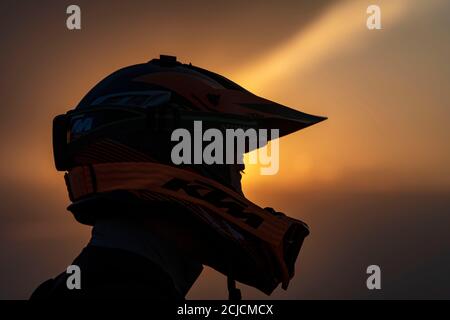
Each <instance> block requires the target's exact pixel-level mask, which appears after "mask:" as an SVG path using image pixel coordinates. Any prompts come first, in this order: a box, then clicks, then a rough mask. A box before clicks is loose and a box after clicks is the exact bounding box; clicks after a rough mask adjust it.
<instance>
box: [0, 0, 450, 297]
mask: <svg viewBox="0 0 450 320" xmlns="http://www.w3.org/2000/svg"><path fill="white" fill-rule="evenodd" d="M72 3H76V4H78V5H80V7H81V10H82V30H81V31H69V30H67V29H66V25H65V21H66V17H67V15H66V14H65V10H66V7H67V6H68V5H69V4H72ZM369 4H378V5H380V6H381V9H382V26H383V29H382V30H378V31H369V30H367V28H366V25H365V24H366V18H367V14H366V8H367V6H368V5H369ZM0 14H1V16H0V17H1V19H0V43H1V50H0V72H1V73H0V93H1V94H0V97H1V99H2V105H1V107H0V134H1V136H2V139H1V144H0V152H1V158H0V298H3V299H7V298H27V297H28V296H29V295H30V293H31V292H32V290H33V289H34V288H35V287H36V286H37V285H38V284H39V283H40V282H42V281H43V280H46V279H47V278H49V277H51V276H54V275H56V274H57V273H59V272H61V271H63V270H64V269H65V267H66V266H67V265H68V264H69V263H70V262H71V261H72V259H73V258H74V257H75V256H76V255H77V254H78V253H79V251H80V250H81V248H82V247H83V246H84V245H85V244H86V243H87V241H88V239H89V235H90V234H89V233H90V229H89V228H88V227H85V226H82V225H79V224H77V223H75V222H74V220H73V218H72V217H71V215H70V214H69V213H68V212H67V211H66V210H65V207H66V206H67V205H68V198H67V194H66V189H65V185H64V181H63V178H62V174H61V173H57V172H56V171H55V169H54V167H53V162H52V151H51V121H52V118H53V117H54V116H55V115H56V114H59V113H63V112H65V111H67V110H68V109H70V108H72V107H73V106H75V105H76V104H77V103H78V101H79V100H80V99H81V98H82V97H83V95H84V94H85V93H86V92H87V91H88V90H89V89H90V88H91V87H92V86H93V85H95V84H96V83H97V82H98V81H99V80H101V79H102V78H103V77H104V76H106V75H107V74H109V73H111V72H112V71H114V70H116V69H118V68H120V67H123V66H127V65H130V64H135V63H141V62H144V61H147V60H150V59H152V58H154V57H157V56H158V55H159V54H160V53H163V54H172V55H177V56H178V58H179V60H181V61H184V62H192V63H193V64H194V65H198V66H201V67H204V68H207V69H210V70H213V71H216V72H218V73H221V74H224V75H225V76H227V77H229V78H231V79H233V80H235V81H236V82H238V83H240V84H242V85H243V86H244V87H246V88H247V89H250V90H253V91H254V92H255V93H257V94H258V95H261V96H263V97H266V98H269V99H273V100H275V101H278V102H280V103H283V104H286V105H289V106H292V107H295V108H298V109H299V110H302V111H305V112H309V113H312V114H318V115H326V116H328V117H329V120H327V121H326V122H323V123H321V124H319V125H317V126H314V127H311V128H308V129H306V130H304V131H302V132H299V133H296V134H292V135H290V136H288V137H285V138H282V139H281V140H280V152H281V155H280V157H281V165H280V171H279V173H278V174H277V175H275V176H264V177H263V176H260V175H258V173H257V171H258V168H257V167H254V166H250V167H248V168H247V170H246V174H245V176H244V191H245V193H246V194H247V196H248V198H249V199H251V200H253V201H254V202H256V203H258V204H260V205H261V206H271V207H275V208H277V209H278V210H280V211H284V212H286V213H287V214H289V215H291V216H295V217H297V218H300V219H302V220H304V221H306V222H307V223H308V224H309V225H310V227H311V230H312V232H311V235H310V236H309V237H308V238H307V241H306V242H305V245H304V249H303V251H302V252H301V256H300V261H299V263H298V264H297V275H296V277H295V278H294V279H293V280H292V282H291V285H290V288H289V290H288V291H283V290H281V289H278V290H276V291H275V292H274V294H273V295H272V298H276V299H305V298H311V299H316V298H337V299H347V298H375V299H379V298H450V274H449V271H450V235H449V227H450V166H449V163H450V150H449V138H450V128H449V119H450V91H449V88H450V64H449V62H448V59H449V57H450V42H449V33H448V32H449V30H450V19H449V16H450V2H449V1H445V0H441V1H439V0H430V1H421V0H384V1H383V0H381V1H376V0H370V1H369V0H353V1H344V0H342V1H299V0H295V1H284V2H283V1H260V2H256V1H255V2H250V1H195V0H194V1H176V2H174V1H164V3H162V2H161V3H158V2H156V1H127V2H124V1H80V0H78V1H74V2H72V1H70V2H68V1H58V2H57V1H23V0H22V1H12V0H7V1H5V0H2V1H1V3H0ZM370 264H377V265H379V266H380V267H381V270H382V290H378V291H369V290H367V288H366V282H365V281H366V278H367V275H366V273H365V272H366V268H367V266H368V265H370ZM240 287H241V288H242V289H243V296H244V298H266V296H265V295H264V294H262V293H259V292H257V291H256V290H254V289H251V288H248V287H246V286H243V285H241V286H240ZM226 296H227V293H226V280H225V278H224V277H223V276H222V275H220V274H218V273H217V272H215V271H213V270H210V269H207V270H206V271H205V272H204V273H203V274H202V276H201V279H200V280H199V281H198V282H197V284H196V285H195V287H194V288H193V289H192V290H191V292H190V294H189V296H188V298H206V299H216V298H226Z"/></svg>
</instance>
